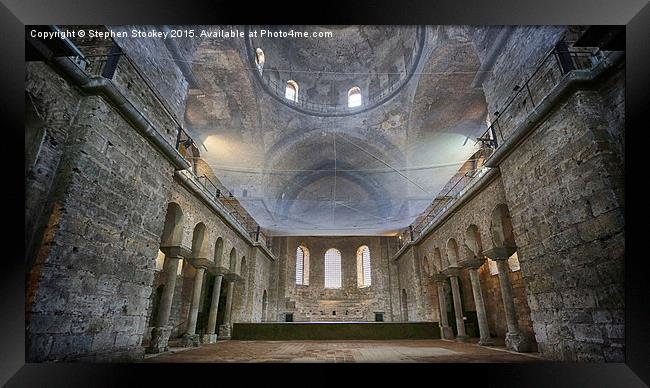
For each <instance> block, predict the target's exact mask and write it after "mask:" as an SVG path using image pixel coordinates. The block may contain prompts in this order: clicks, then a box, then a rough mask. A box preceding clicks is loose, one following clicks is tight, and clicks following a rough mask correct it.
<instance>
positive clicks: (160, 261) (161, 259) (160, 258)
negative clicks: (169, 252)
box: [156, 249, 165, 271]
mask: <svg viewBox="0 0 650 388" xmlns="http://www.w3.org/2000/svg"><path fill="white" fill-rule="evenodd" d="M164 264H165V254H164V253H163V251H161V250H160V249H158V255H157V256H156V271H162V270H163V266H164Z"/></svg>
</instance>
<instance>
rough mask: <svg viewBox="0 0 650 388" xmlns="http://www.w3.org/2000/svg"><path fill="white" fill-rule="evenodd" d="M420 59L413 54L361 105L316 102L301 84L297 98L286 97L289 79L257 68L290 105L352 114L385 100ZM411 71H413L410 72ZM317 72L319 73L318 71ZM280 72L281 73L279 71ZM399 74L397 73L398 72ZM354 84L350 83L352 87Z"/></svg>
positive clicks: (312, 109)
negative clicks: (390, 78) (392, 78)
mask: <svg viewBox="0 0 650 388" xmlns="http://www.w3.org/2000/svg"><path fill="white" fill-rule="evenodd" d="M420 45H421V43H420V42H419V41H418V42H417V43H416V46H415V47H414V50H422V47H421V46H420ZM417 60H419V56H418V55H412V56H411V57H409V58H407V59H406V60H405V62H404V69H405V70H404V71H402V72H399V77H397V79H395V80H393V82H392V83H391V84H390V85H389V86H388V87H386V88H383V89H381V91H380V92H379V93H376V94H373V95H369V96H362V105H360V106H355V107H349V106H348V104H347V103H348V102H347V99H346V101H345V104H326V103H316V102H313V101H309V100H308V99H306V98H305V97H303V96H304V95H301V94H300V93H299V92H300V85H298V90H297V91H296V99H295V100H292V99H288V98H286V97H285V93H286V90H287V81H288V80H287V81H284V82H283V81H278V80H276V79H274V78H272V77H271V76H270V75H268V74H269V71H275V70H272V69H269V70H267V73H266V74H265V73H264V69H263V68H262V70H260V69H259V67H258V68H257V69H256V70H255V71H258V72H261V74H260V78H261V79H262V82H264V84H266V86H267V87H268V88H269V91H270V92H271V93H273V94H275V95H276V96H278V97H280V98H281V99H283V100H284V101H286V103H287V104H290V105H295V106H296V107H298V108H301V109H303V110H306V111H309V112H314V113H321V114H351V113H354V112H358V111H361V110H364V109H367V108H368V106H374V105H375V104H378V103H379V102H381V101H383V100H384V99H385V98H387V97H388V96H390V95H391V94H393V93H394V92H395V91H396V90H397V89H399V88H400V87H402V85H403V84H404V82H403V81H404V80H405V79H407V78H408V77H409V75H410V74H412V73H413V70H415V66H416V65H417V63H416V61H417ZM409 71H411V73H409ZM316 73H318V72H317V71H316ZM278 74H279V73H278ZM396 74H397V73H396ZM352 86H354V85H350V87H352Z"/></svg>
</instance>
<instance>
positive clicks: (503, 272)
mask: <svg viewBox="0 0 650 388" xmlns="http://www.w3.org/2000/svg"><path fill="white" fill-rule="evenodd" d="M508 257H509V256H506V257H495V258H494V260H495V261H496V262H497V268H498V269H499V285H500V287H501V298H502V299H503V307H504V309H505V312H506V324H507V326H508V332H507V333H506V347H507V348H508V349H510V350H514V351H515V352H529V351H530V342H529V341H528V339H527V338H526V336H525V335H524V334H522V333H521V330H519V321H518V319H517V310H516V309H515V301H514V299H513V297H512V284H511V283H510V276H509V275H508V273H509V272H510V268H508Z"/></svg>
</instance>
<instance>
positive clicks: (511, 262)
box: [508, 252, 521, 272]
mask: <svg viewBox="0 0 650 388" xmlns="http://www.w3.org/2000/svg"><path fill="white" fill-rule="evenodd" d="M508 266H509V267H510V271H512V272H516V271H519V270H520V269H521V267H520V266H519V256H517V252H515V253H513V254H512V256H510V257H509V258H508Z"/></svg>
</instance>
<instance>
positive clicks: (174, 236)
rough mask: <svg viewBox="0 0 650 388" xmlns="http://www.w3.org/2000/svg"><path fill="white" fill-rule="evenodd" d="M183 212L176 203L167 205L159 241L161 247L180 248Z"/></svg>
mask: <svg viewBox="0 0 650 388" xmlns="http://www.w3.org/2000/svg"><path fill="white" fill-rule="evenodd" d="M183 217H184V216H183V210H182V209H181V207H180V205H179V204H177V203H176V202H170V203H169V204H167V214H166V215H165V225H164V227H163V233H162V236H161V239H160V246H161V247H174V246H180V245H181V242H182V241H183V227H184V225H183Z"/></svg>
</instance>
